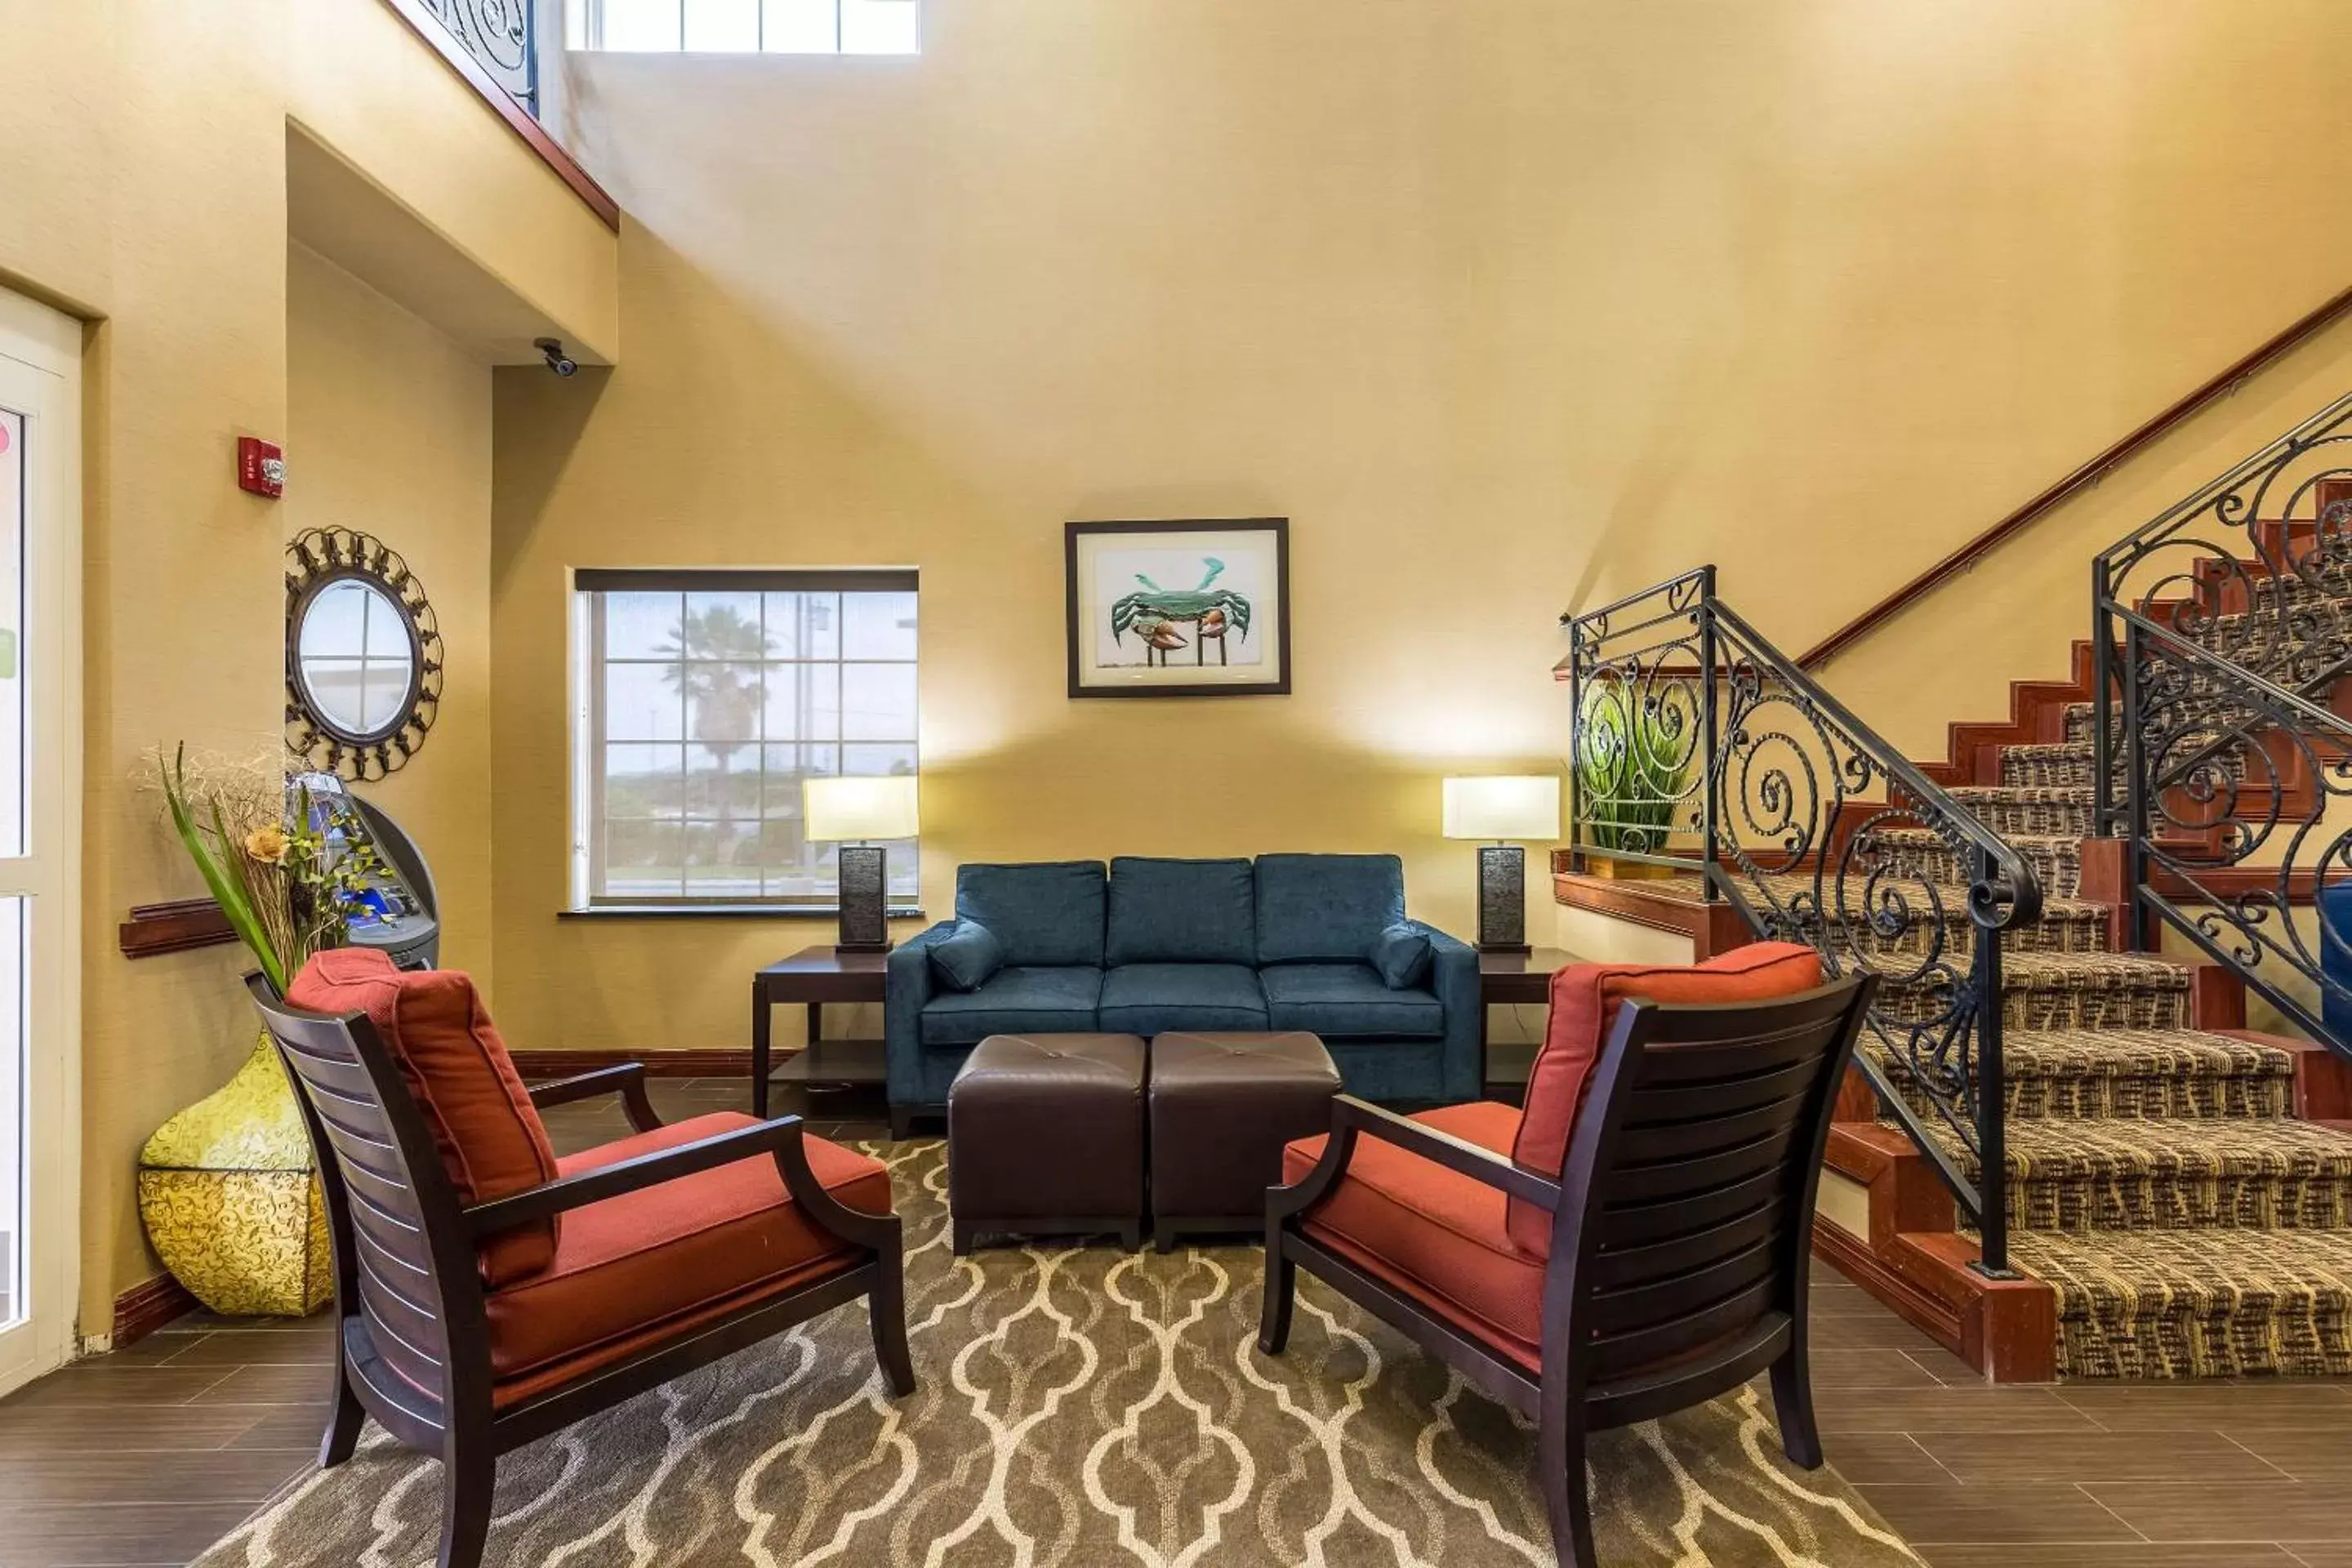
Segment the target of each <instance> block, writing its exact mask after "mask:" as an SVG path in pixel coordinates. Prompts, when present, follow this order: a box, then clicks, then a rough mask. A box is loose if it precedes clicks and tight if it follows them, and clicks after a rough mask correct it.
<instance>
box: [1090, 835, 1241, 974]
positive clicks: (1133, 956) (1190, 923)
mask: <svg viewBox="0 0 2352 1568" xmlns="http://www.w3.org/2000/svg"><path fill="white" fill-rule="evenodd" d="M1104 943H1105V951H1104V955H1103V961H1104V963H1107V964H1108V965H1109V966H1110V967H1111V968H1114V969H1116V968H1118V966H1119V965H1121V964H1126V963H1256V962H1257V879H1256V874H1255V871H1254V870H1253V869H1252V868H1251V866H1250V863H1249V862H1248V861H1246V860H1169V859H1160V858H1150V857H1146V856H1137V855H1123V856H1121V857H1119V858H1118V859H1116V860H1113V861H1112V862H1111V863H1110V923H1109V926H1108V929H1107V931H1105V933H1104Z"/></svg>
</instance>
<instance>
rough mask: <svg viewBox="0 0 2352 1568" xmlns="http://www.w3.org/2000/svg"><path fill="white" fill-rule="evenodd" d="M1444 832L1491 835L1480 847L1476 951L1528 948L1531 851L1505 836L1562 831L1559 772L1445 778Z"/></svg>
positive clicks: (1524, 836)
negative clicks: (1509, 841) (1532, 774)
mask: <svg viewBox="0 0 2352 1568" xmlns="http://www.w3.org/2000/svg"><path fill="white" fill-rule="evenodd" d="M1444 833H1445V837H1448V838H1480V839H1486V840H1490V842H1488V843H1486V844H1484V845H1482V846H1481V847H1480V848H1479V850H1478V951H1479V952H1527V951H1528V856H1527V851H1526V850H1525V849H1522V848H1521V847H1519V846H1518V845H1517V844H1506V843H1504V842H1503V840H1505V839H1507V838H1518V839H1537V840H1542V841H1547V842H1548V841H1549V840H1551V839H1555V838H1558V837H1559V775H1558V774H1557V773H1544V774H1540V775H1538V776H1536V777H1532V778H1456V779H1447V780H1446V781H1445V824H1444Z"/></svg>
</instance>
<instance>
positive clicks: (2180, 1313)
mask: <svg viewBox="0 0 2352 1568" xmlns="http://www.w3.org/2000/svg"><path fill="white" fill-rule="evenodd" d="M2010 1257H2011V1260H2012V1261H2013V1262H2014V1263H2015V1264H2016V1265H2017V1267H2018V1268H2021V1269H2023V1270H2024V1271H2025V1272H2026V1273H2028V1274H2031V1275H2032V1276H2033V1277H2034V1278H2035V1279H2041V1280H2043V1281H2044V1282H2046V1283H2047V1284H2049V1285H2050V1286H2051V1288H2052V1289H2053V1290H2054V1291H2055V1292H2056V1293H2057V1297H2058V1370H2059V1373H2060V1374H2061V1375H2063V1376H2066V1377H2075V1378H2123V1377H2146V1378H2191V1377H2242V1376H2247V1375H2250V1374H2253V1373H2280V1374H2284V1375H2288V1376H2334V1377H2341V1376H2345V1375H2347V1373H2352V1232H2345V1231H2315V1230H2278V1231H2261V1230H2140V1231H2095V1232H2091V1233H2089V1234H2065V1233H2055V1232H2025V1233H2021V1234H2018V1235H2015V1236H2013V1237H2011V1241H2010Z"/></svg>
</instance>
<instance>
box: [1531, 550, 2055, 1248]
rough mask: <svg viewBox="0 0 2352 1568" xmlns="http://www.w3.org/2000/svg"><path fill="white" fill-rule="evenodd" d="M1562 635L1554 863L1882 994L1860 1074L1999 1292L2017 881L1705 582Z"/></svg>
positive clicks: (2024, 901) (2001, 859)
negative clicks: (1565, 836) (1609, 880)
mask: <svg viewBox="0 0 2352 1568" xmlns="http://www.w3.org/2000/svg"><path fill="white" fill-rule="evenodd" d="M1561 619H1562V623H1563V624H1564V625H1565V626H1567V627H1568V628H1569V632H1570V649H1569V657H1568V660H1567V668H1568V673H1569V686H1570V710H1571V712H1572V714H1573V715H1574V718H1573V721H1572V725H1573V727H1572V731H1571V733H1572V740H1571V757H1570V769H1569V801H1570V809H1569V814H1568V816H1569V853H1570V859H1571V863H1572V864H1573V865H1575V866H1577V867H1578V868H1581V867H1582V866H1583V865H1584V863H1585V862H1586V861H1587V860H1594V861H1609V862H1612V863H1617V864H1624V865H1633V866H1647V867H1652V868H1664V870H1666V871H1667V872H1668V873H1670V874H1680V875H1684V876H1690V877H1696V878H1697V879H1699V881H1700V883H1701V887H1702V890H1703V896H1705V897H1706V898H1707V899H1709V900H1727V901H1729V902H1730V903H1731V904H1732V905H1733V906H1734V907H1735V908H1737V909H1738V911H1739V913H1740V914H1741V915H1742V916H1743V917H1744V918H1745V919H1746V921H1748V925H1749V927H1750V928H1751V929H1753V930H1754V931H1757V932H1758V933H1759V935H1762V936H1766V937H1770V938H1776V939H1780V940H1786V941H1793V942H1805V943H1808V944H1810V945H1811V946H1812V947H1813V948H1814V949H1815V950H1816V951H1817V952H1820V953H1821V955H1822V966H1823V968H1824V969H1825V970H1826V971H1827V972H1828V973H1831V974H1833V975H1843V974H1849V973H1860V972H1870V973H1876V974H1878V975H1880V976H1881V977H1882V979H1881V984H1880V988H1879V993H1878V1001H1877V1002H1876V1004H1875V1005H1874V1006H1873V1007H1872V1009H1871V1013H1870V1030H1871V1034H1872V1036H1873V1037H1874V1047H1873V1048H1870V1049H1865V1050H1864V1051H1861V1052H1858V1053H1856V1056H1855V1064H1856V1066H1857V1067H1859V1068H1861V1070H1862V1071H1863V1072H1864V1075H1865V1076H1866V1077H1867V1078H1868V1079H1869V1080H1870V1083H1871V1086H1872V1088H1873V1089H1875V1090H1876V1091H1877V1093H1878V1096H1879V1100H1880V1101H1881V1103H1882V1105H1883V1107H1884V1109H1885V1111H1886V1113H1887V1114H1888V1115H1890V1116H1891V1117H1892V1118H1893V1119H1894V1120H1895V1121H1897V1122H1898V1123H1899V1124H1901V1125H1902V1126H1903V1127H1904V1129H1905V1130H1906V1131H1907V1132H1908V1133H1909V1134H1910V1136H1911V1138H1912V1141H1913V1142H1915V1143H1916V1144H1917V1145H1918V1147H1919V1150H1920V1152H1921V1153H1922V1154H1924V1155H1925V1156H1926V1157H1927V1160H1928V1161H1929V1162H1930V1163H1931V1164H1932V1165H1933V1166H1934V1167H1935V1169H1936V1170H1937V1172H1938V1173H1940V1174H1941V1176H1942V1178H1943V1180H1944V1182H1945V1183H1946V1184H1947V1185H1948V1186H1949V1187H1950V1188H1951V1190H1952V1193H1953V1194H1954V1196H1955V1198H1956V1199H1957V1200H1958V1203H1959V1205H1960V1206H1961V1207H1962V1208H1963V1209H1964V1210H1965V1211H1966V1212H1967V1214H1968V1215H1969V1217H1970V1219H1971V1220H1973V1221H1974V1222H1975V1224H1976V1226H1978V1229H1979V1236H1980V1238H1981V1247H1980V1251H1981V1257H1980V1259H1979V1265H1978V1267H1979V1268H1981V1269H1983V1270H1984V1271H1985V1272H1987V1273H1990V1274H1995V1275H2006V1274H2007V1273H2008V1271H2009V1259H2008V1204H2007V1191H2006V1175H2007V1165H2008V1161H2007V1145H2006V1141H2005V1138H2004V1125H2005V1123H2004V1115H2005V1111H2006V1091H2005V1083H2004V1079H2003V1076H2002V1071H2001V996H2002V987H2001V946H2002V940H2003V936H2004V933H2005V932H2007V931H2011V930H2012V929H2014V928H2017V927H2020V926H2023V925H2027V924H2031V923H2032V921H2035V920H2036V919H2038V918H2039V916H2040V913H2041V909H2042V889H2041V885H2040V883H2039V882H2038V881H2037V880H2036V879H2035V877H2034V874H2033V872H2032V868H2030V867H2029V866H2028V865H2027V864H2026V862H2025V860H2024V858H2022V857H2021V856H2020V855H2019V854H2018V853H2017V851H2016V850H2014V849H2013V848H2011V847H2010V846H2009V845H2008V844H2007V843H2005V842H2004V841H2003V840H2002V839H2001V838H2000V836H1999V835H1997V834H1995V833H1994V832H1993V831H1992V830H1991V829H1990V828H1989V827H1987V826H1985V825H1984V824H1983V823H1982V822H1980V821H1979V820H1978V819H1977V818H1976V816H1974V815H1972V814H1971V813H1970V812H1969V810H1968V808H1967V807H1966V806H1964V805H1961V804H1960V803H1959V802H1958V801H1957V800H1955V799H1954V798H1953V797H1952V796H1951V795H1948V793H1946V792H1945V791H1944V790H1943V789H1942V788H1941V787H1940V786H1938V785H1937V784H1935V783H1933V782H1932V781H1930V780H1929V779H1928V778H1927V776H1926V775H1925V774H1924V773H1921V772H1920V771H1919V770H1918V769H1917V768H1916V766H1914V765H1913V764H1912V763H1910V762H1909V761H1907V760H1906V759H1905V758H1904V756H1903V755H1902V753H1901V752H1897V751H1896V750H1895V748H1894V747H1893V746H1892V745H1890V744H1889V743H1888V742H1886V741H1885V740H1884V739H1882V738H1881V737H1880V736H1879V735H1878V734H1877V733H1876V732H1875V731H1873V730H1871V729H1870V728H1869V726H1867V725H1865V724H1864V723H1863V722H1862V721H1860V720H1859V719H1857V718H1855V717H1854V716H1853V713H1851V712H1850V711H1848V710H1846V708H1845V706H1844V705H1843V703H1841V702H1839V701H1838V700H1836V699H1835V698H1833V697H1832V696H1831V695H1830V694H1829V693H1828V692H1826V691H1824V690H1823V689H1822V688H1821V687H1820V686H1818V685H1817V684H1815V683H1814V681H1813V680H1812V679H1811V677H1809V676H1807V675H1806V674H1805V673H1804V672H1803V671H1802V670H1801V669H1800V668H1798V667H1797V665H1796V663H1795V661H1794V660H1792V659H1790V658H1788V657H1787V656H1786V655H1784V654H1783V653H1781V652H1780V649H1779V648H1777V647H1774V646H1773V645H1772V644H1771V642H1770V641H1769V640H1768V639H1767V638H1765V637H1763V636H1762V635H1761V634H1759V632H1757V631H1756V629H1755V628H1754V627H1752V626H1749V625H1748V623H1747V622H1746V621H1745V620H1743V619H1741V618H1740V617H1739V616H1738V614H1737V613H1735V612H1734V611H1733V610H1732V609H1731V608H1730V607H1729V606H1728V605H1725V604H1723V603H1722V602H1721V601H1720V600H1719V599H1718V598H1717V596H1716V593H1715V569H1714V568H1713V567H1712V566H1707V567H1702V568H1700V569H1699V570H1697V571H1696V572H1692V573H1688V574H1685V575H1684V576H1681V577H1677V578H1675V579H1673V580H1672V581H1670V582H1666V583H1661V584H1657V585H1656V586H1655V587H1653V588H1648V589H1645V590H1643V592H1641V593H1639V594H1635V595H1632V596H1630V597H1628V598H1624V599H1621V600H1619V601H1617V602H1616V603H1615V604H1612V605H1604V606H1603V607H1601V608H1600V609H1597V610H1591V611H1588V612H1586V613H1584V614H1582V615H1575V614H1570V615H1568V616H1562V617H1561ZM1971 1167H1972V1169H1971Z"/></svg>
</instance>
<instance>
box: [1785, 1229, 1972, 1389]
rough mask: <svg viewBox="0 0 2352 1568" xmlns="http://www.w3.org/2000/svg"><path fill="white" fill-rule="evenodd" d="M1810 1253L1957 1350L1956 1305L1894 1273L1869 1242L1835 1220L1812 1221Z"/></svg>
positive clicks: (1919, 1327)
mask: <svg viewBox="0 0 2352 1568" xmlns="http://www.w3.org/2000/svg"><path fill="white" fill-rule="evenodd" d="M1813 1256H1814V1257H1816V1258H1820V1259H1821V1260H1822V1262H1824V1263H1826V1264H1828V1265H1829V1266H1830V1267H1831V1268H1834V1269H1836V1270H1837V1271H1838V1272H1839V1273H1841V1274H1843V1275H1844V1276H1845V1277H1846V1278H1847V1279H1851V1280H1853V1282H1854V1283H1855V1284H1857V1285H1859V1286H1861V1287H1862V1288H1863V1289H1864V1290H1867V1291H1869V1292H1870V1293H1871V1294H1872V1295H1873V1296H1875V1297H1876V1298H1878V1300H1879V1301H1880V1302H1881V1303H1883V1304H1884V1305H1885V1306H1886V1307H1887V1308H1888V1309H1889V1310H1892V1311H1893V1312H1894V1313H1895V1316H1896V1317H1898V1318H1901V1319H1902V1320H1903V1321H1905V1322H1906V1323H1908V1324H1910V1325H1911V1326H1912V1327H1913V1328H1915V1329H1916V1330H1918V1331H1920V1332H1921V1333H1923V1334H1925V1335H1927V1337H1928V1338H1929V1339H1931V1340H1933V1341H1935V1342H1937V1344H1939V1345H1942V1346H1943V1347H1944V1348H1945V1349H1946V1350H1948V1351H1950V1352H1952V1353H1953V1354H1955V1355H1958V1353H1959V1347H1960V1344H1961V1342H1962V1340H1963V1338H1964V1336H1963V1335H1962V1334H1961V1332H1960V1312H1959V1309H1958V1308H1957V1307H1955V1306H1953V1305H1952V1304H1951V1303H1950V1302H1948V1301H1946V1300H1942V1299H1941V1298H1940V1297H1937V1296H1936V1295H1935V1294H1933V1293H1932V1292H1929V1291H1927V1290H1923V1289H1920V1288H1919V1287H1918V1286H1916V1285H1915V1284H1913V1283H1912V1282H1911V1281H1910V1280H1908V1279H1905V1278H1904V1277H1903V1276H1902V1275H1900V1274H1898V1273H1896V1272H1895V1269H1894V1268H1892V1267H1891V1266H1889V1265H1888V1264H1886V1263H1885V1262H1883V1261H1881V1260H1880V1258H1878V1256H1877V1254H1875V1253H1874V1252H1872V1251H1871V1250H1870V1244H1869V1243H1868V1242H1866V1241H1864V1240H1863V1239H1862V1238H1861V1237H1858V1236H1856V1235H1854V1234H1853V1232H1852V1231H1850V1230H1848V1229H1846V1228H1845V1226H1842V1225H1839V1224H1836V1223H1835V1222H1834V1221H1831V1220H1826V1219H1821V1218H1818V1217H1817V1218H1815V1219H1814V1221H1813Z"/></svg>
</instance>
